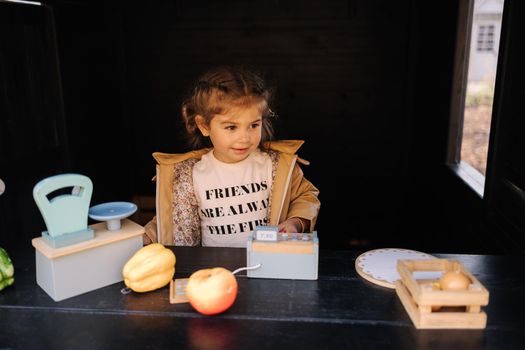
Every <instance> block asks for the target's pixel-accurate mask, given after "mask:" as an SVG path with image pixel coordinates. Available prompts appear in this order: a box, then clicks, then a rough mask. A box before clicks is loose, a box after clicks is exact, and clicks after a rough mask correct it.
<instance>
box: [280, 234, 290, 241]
mask: <svg viewBox="0 0 525 350" xmlns="http://www.w3.org/2000/svg"><path fill="white" fill-rule="evenodd" d="M281 237H282V238H283V241H286V240H288V233H283V234H282V235H281Z"/></svg>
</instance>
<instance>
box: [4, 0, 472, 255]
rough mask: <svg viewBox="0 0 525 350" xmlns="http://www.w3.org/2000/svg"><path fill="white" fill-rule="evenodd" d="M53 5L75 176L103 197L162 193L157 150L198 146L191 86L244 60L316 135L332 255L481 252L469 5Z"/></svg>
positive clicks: (285, 116) (303, 135)
mask: <svg viewBox="0 0 525 350" xmlns="http://www.w3.org/2000/svg"><path fill="white" fill-rule="evenodd" d="M48 6H49V7H48V8H49V9H50V13H51V14H52V23H53V26H54V35H55V41H56V45H57V48H56V53H57V64H58V65H59V67H60V70H59V72H58V73H59V74H58V75H57V81H58V82H59V83H60V85H61V88H62V92H63V108H64V111H65V112H64V115H65V125H66V127H65V131H64V132H63V136H64V138H65V140H66V141H65V145H66V146H67V148H68V150H69V151H68V153H67V155H68V158H67V161H65V162H64V163H63V164H65V166H63V167H62V168H66V170H67V171H74V172H80V173H84V174H86V175H88V176H90V177H91V178H92V180H93V182H94V184H95V192H94V197H93V200H92V203H100V202H104V201H109V200H129V199H131V197H132V196H133V195H149V196H153V195H154V191H155V186H154V183H152V182H151V178H152V176H153V175H154V171H155V163H154V161H153V159H152V157H151V153H152V152H154V151H162V152H183V151H185V150H187V148H186V146H185V143H184V140H183V137H182V136H183V128H182V124H181V122H180V117H179V102H180V100H181V98H182V96H183V94H184V93H185V91H186V88H187V87H188V84H189V83H190V81H191V80H193V79H194V78H195V77H196V76H197V75H198V74H199V73H201V72H203V71H204V70H206V69H208V68H209V67H211V66H213V65H217V64H245V65H249V66H252V67H254V68H256V69H258V70H260V71H262V72H263V73H265V75H266V77H267V79H268V80H269V82H270V83H271V84H272V85H274V86H275V88H276V99H275V108H274V109H275V110H276V112H277V113H278V114H279V116H280V118H279V120H278V121H277V123H276V125H275V126H276V129H277V136H278V138H283V139H304V140H306V143H305V145H304V146H303V148H302V149H301V150H300V156H301V157H303V158H305V159H308V160H310V161H311V163H312V164H311V165H310V166H309V167H305V168H304V171H305V174H306V176H307V177H308V178H309V179H310V180H311V181H312V182H313V183H314V184H315V185H316V186H317V187H318V188H319V189H320V190H321V201H322V206H321V213H320V217H319V224H318V227H317V230H318V233H319V236H320V239H321V244H322V245H323V247H325V248H358V249H362V248H372V247H380V246H402V247H407V248H414V249H424V250H427V251H435V250H437V249H441V250H446V251H463V252H465V251H475V250H477V249H481V248H480V247H478V245H477V244H473V243H472V241H470V237H469V234H471V233H472V232H473V231H474V230H476V229H477V228H478V227H477V222H478V221H479V220H478V219H479V215H480V212H479V209H480V208H479V203H477V202H479V200H477V199H476V198H468V196H469V194H461V191H459V192H458V193H457V194H456V195H455V197H454V198H451V197H450V196H449V194H450V191H451V189H453V188H454V186H456V185H455V184H454V182H453V180H450V174H449V172H448V170H447V167H446V166H445V154H446V144H447V130H448V118H449V108H450V106H449V104H450V94H451V86H452V80H451V79H452V72H453V59H454V46H455V35H456V34H455V31H456V22H457V1H455V0H447V1H441V2H439V4H436V3H435V2H427V1H410V0H404V1H396V2H391V1H361V0H354V1H352V0H350V1H342V0H332V1H313V0H310V1H298V0H297V1H292V0H290V1H250V2H247V1H240V0H238V1H223V2H215V1H149V2H141V3H140V4H137V5H134V4H124V3H122V2H109V3H108V2H106V3H100V4H99V3H91V2H87V1H50V2H49V3H48ZM0 10H1V8H0ZM47 16H49V14H48V15H47ZM25 44H26V45H28V44H30V43H27V42H26V43H25ZM49 49H50V50H52V49H53V47H50V48H49ZM55 102H56V103H57V104H58V105H60V104H61V103H62V102H61V101H60V100H57V101H55ZM2 118H3V117H2ZM2 128H4V125H2ZM27 128H28V129H31V126H29V125H28V126H27ZM56 168H57V169H56V170H60V169H59V167H56ZM0 176H1V175H0ZM8 186H9V184H8ZM31 186H32V185H31ZM26 187H28V186H27V185H26ZM26 190H27V189H26ZM29 190H30V188H29ZM8 196H9V194H8V192H6V194H5V195H4V196H2V197H0V201H7V199H6V197H8ZM465 198H466V199H465ZM462 200H466V201H467V202H461V201H462ZM454 201H459V203H468V204H467V205H462V204H458V207H459V208H461V211H462V215H457V211H455V210H454V211H453V210H451V205H450V203H452V202H454ZM27 205H28V206H31V205H33V206H34V203H27ZM451 220H455V223H454V225H452V222H451ZM458 220H459V221H458ZM4 227H5V226H4ZM10 229H13V228H12V226H11V227H10ZM38 234H39V232H29V233H28V232H27V231H26V232H24V233H22V235H26V236H27V235H29V236H30V237H31V236H37V235H38ZM432 237H439V238H438V239H437V238H434V239H433V238H432ZM0 245H1V244H0Z"/></svg>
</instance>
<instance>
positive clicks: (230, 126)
mask: <svg viewBox="0 0 525 350" xmlns="http://www.w3.org/2000/svg"><path fill="white" fill-rule="evenodd" d="M226 130H235V125H228V126H227V127H226Z"/></svg>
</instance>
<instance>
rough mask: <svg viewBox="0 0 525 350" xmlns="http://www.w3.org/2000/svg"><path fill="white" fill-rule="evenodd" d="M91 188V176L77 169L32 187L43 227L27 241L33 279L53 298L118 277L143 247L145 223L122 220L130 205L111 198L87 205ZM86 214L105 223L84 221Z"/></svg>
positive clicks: (89, 288)
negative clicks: (33, 266)
mask: <svg viewBox="0 0 525 350" xmlns="http://www.w3.org/2000/svg"><path fill="white" fill-rule="evenodd" d="M57 193H58V195H56V196H54V197H53V198H50V197H52V195H54V194H57ZM92 193H93V184H92V182H91V180H90V179H89V178H88V177H86V176H84V175H79V174H61V175H56V176H52V177H48V178H46V179H44V180H42V181H40V182H39V183H37V184H36V185H35V187H34V189H33V197H34V199H35V202H36V204H37V206H38V208H39V209H40V212H41V214H42V217H43V218H44V222H45V224H46V227H47V231H44V232H42V236H41V237H38V238H34V239H33V240H32V242H31V243H32V244H33V247H34V248H35V256H36V281H37V284H38V285H39V286H40V287H41V288H42V289H43V290H44V291H45V292H46V293H47V294H49V296H50V297H51V298H53V300H55V301H60V300H63V299H67V298H70V297H73V296H76V295H79V294H83V293H86V292H89V291H92V290H94V289H98V288H101V287H105V286H107V285H110V284H113V283H117V282H120V281H122V279H123V278H122V268H123V266H124V264H125V263H126V261H128V260H129V258H130V257H131V256H132V255H133V254H134V253H135V252H136V251H137V250H139V249H140V248H141V247H142V234H143V233H144V228H143V227H142V226H140V225H138V224H136V223H134V222H132V221H131V220H128V219H125V218H126V217H127V216H129V215H131V214H133V212H134V211H135V210H136V206H135V204H133V203H126V202H113V203H105V204H103V205H99V206H95V207H92V208H91V209H90V208H89V204H90V201H91V195H92ZM88 215H89V216H90V217H92V218H93V219H96V220H102V221H106V223H98V224H94V225H91V226H88ZM121 219H123V222H122V223H121V221H120V220H121Z"/></svg>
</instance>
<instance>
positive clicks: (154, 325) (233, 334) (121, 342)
mask: <svg viewBox="0 0 525 350" xmlns="http://www.w3.org/2000/svg"><path fill="white" fill-rule="evenodd" d="M170 248H171V249H172V250H173V251H174V252H175V255H176V257H177V263H176V278H184V277H188V276H189V275H190V274H191V273H192V272H194V271H196V270H198V269H201V268H207V267H216V266H223V267H225V268H228V269H230V270H234V269H237V268H239V267H243V266H246V249H240V248H200V247H198V248H190V247H170ZM10 253H11V258H12V260H13V263H14V266H15V283H14V284H13V285H12V286H10V287H8V288H5V289H4V290H3V291H2V292H0V330H1V331H0V348H1V349H4V348H5V349H71V348H74V349H145V348H151V349H160V348H171V349H184V348H190V349H253V348H258V349H265V348H293V349H323V348H324V349H341V348H354V347H355V348H381V349H388V348H404V349H418V348H419V349H420V348H432V349H483V348H506V349H514V348H516V349H517V348H521V347H522V339H523V336H522V331H523V329H524V328H525V303H524V299H523V295H524V293H525V271H524V270H523V269H522V257H511V256H485V255H445V254H434V256H436V257H439V258H450V259H455V260H458V261H460V262H461V264H462V266H465V268H466V269H468V270H469V271H470V273H472V275H473V276H475V277H476V278H477V280H479V281H480V282H481V283H482V284H483V285H484V286H485V287H486V288H487V290H488V291H489V292H490V302H489V303H488V305H486V306H485V307H484V308H483V310H484V312H485V313H486V314H487V324H486V327H485V328H484V329H453V330H450V329H439V330H427V329H425V330H419V329H417V328H415V327H414V325H413V323H412V322H411V319H410V317H409V315H408V314H407V312H406V310H405V308H404V307H403V304H402V302H401V301H400V299H399V297H398V296H397V295H396V291H395V290H394V289H390V288H384V287H382V286H378V285H376V284H373V283H371V282H369V281H367V280H366V279H363V278H362V277H361V276H360V275H359V274H358V273H357V272H356V269H355V261H356V258H357V257H358V256H360V254H361V253H362V252H357V251H326V250H322V249H321V250H320V253H319V274H318V279H317V280H291V279H265V278H248V277H247V275H246V271H243V272H241V273H239V274H237V280H238V296H237V299H236V301H235V303H234V305H233V306H232V307H231V308H230V309H228V310H227V311H226V312H224V313H222V314H219V315H216V316H203V315H201V314H198V313H197V312H196V311H195V310H194V309H192V307H191V306H190V305H189V304H187V303H183V304H170V302H169V288H168V287H164V288H162V289H159V290H156V291H153V292H148V293H143V294H139V293H135V292H131V293H128V294H125V293H123V292H122V290H123V288H124V284H123V283H122V282H119V283H114V284H112V285H109V286H106V287H102V288H99V289H96V290H93V291H90V292H87V293H84V294H81V295H78V296H74V297H71V298H68V299H66V300H62V301H58V302H55V301H54V300H53V299H52V298H51V297H50V296H49V295H48V294H46V292H44V290H42V289H41V288H40V287H39V286H38V285H37V283H36V279H35V256H34V254H35V253H34V250H32V249H31V247H30V246H28V247H27V249H16V250H11V252H10Z"/></svg>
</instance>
